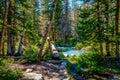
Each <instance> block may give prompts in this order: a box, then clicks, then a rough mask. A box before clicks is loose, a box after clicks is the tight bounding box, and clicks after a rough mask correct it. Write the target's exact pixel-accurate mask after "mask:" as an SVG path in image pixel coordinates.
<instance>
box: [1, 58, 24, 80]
mask: <svg viewBox="0 0 120 80" xmlns="http://www.w3.org/2000/svg"><path fill="white" fill-rule="evenodd" d="M9 61H10V60H4V59H0V80H18V78H20V77H21V76H22V71H21V70H20V69H14V70H13V69H9Z"/></svg>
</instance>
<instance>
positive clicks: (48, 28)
mask: <svg viewBox="0 0 120 80" xmlns="http://www.w3.org/2000/svg"><path fill="white" fill-rule="evenodd" d="M55 10H56V0H54V2H53V12H52V18H51V19H50V23H48V25H47V29H46V33H45V35H44V38H43V42H42V44H41V47H40V50H39V52H38V54H37V58H38V60H40V59H41V57H42V51H43V47H44V45H45V42H46V39H47V37H48V34H49V33H50V30H51V26H52V24H53V22H54V16H55Z"/></svg>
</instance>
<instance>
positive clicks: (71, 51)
mask: <svg viewBox="0 0 120 80" xmlns="http://www.w3.org/2000/svg"><path fill="white" fill-rule="evenodd" d="M58 48H65V49H66V51H64V52H62V53H63V54H64V55H65V56H73V55H76V56H80V55H82V54H83V53H84V52H85V50H75V48H74V47H58Z"/></svg>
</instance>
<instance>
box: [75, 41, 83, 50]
mask: <svg viewBox="0 0 120 80" xmlns="http://www.w3.org/2000/svg"><path fill="white" fill-rule="evenodd" d="M82 48H83V44H82V43H77V44H76V45H75V49H77V50H80V49H82Z"/></svg>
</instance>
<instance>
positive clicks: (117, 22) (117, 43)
mask: <svg viewBox="0 0 120 80" xmlns="http://www.w3.org/2000/svg"><path fill="white" fill-rule="evenodd" d="M119 8H120V0H117V1H116V13H115V38H116V40H115V54H116V57H119V40H118V32H119V31H118V28H119Z"/></svg>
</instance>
